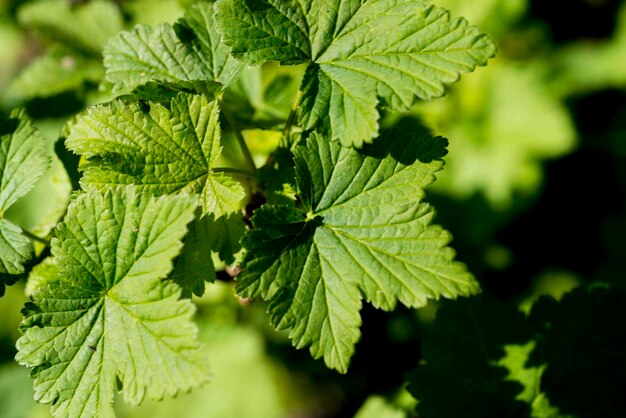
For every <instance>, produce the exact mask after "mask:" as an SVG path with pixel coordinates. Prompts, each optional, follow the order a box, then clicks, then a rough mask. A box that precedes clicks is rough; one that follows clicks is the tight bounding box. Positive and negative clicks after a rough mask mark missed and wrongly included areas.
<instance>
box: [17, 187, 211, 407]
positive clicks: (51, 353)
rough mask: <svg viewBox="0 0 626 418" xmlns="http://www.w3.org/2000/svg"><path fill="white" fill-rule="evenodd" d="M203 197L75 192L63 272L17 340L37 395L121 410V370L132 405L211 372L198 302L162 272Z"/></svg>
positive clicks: (27, 315) (60, 233)
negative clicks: (117, 401)
mask: <svg viewBox="0 0 626 418" xmlns="http://www.w3.org/2000/svg"><path fill="white" fill-rule="evenodd" d="M195 205H196V203H195V199H193V198H192V197H161V198H159V199H155V198H148V197H147V196H145V195H136V194H135V193H133V192H130V191H128V190H125V191H124V192H120V193H112V192H107V193H106V194H104V195H100V194H81V195H79V196H77V197H76V198H75V199H74V200H73V201H72V203H71V204H70V206H69V208H68V214H67V216H66V217H65V219H64V221H63V223H61V224H60V225H59V227H58V228H57V232H56V238H55V239H54V240H53V242H52V253H53V255H54V257H55V263H56V264H57V265H58V266H59V279H58V281H55V282H52V283H48V284H47V285H46V286H44V287H42V288H40V289H39V290H38V291H37V292H35V293H34V294H33V296H32V297H33V303H29V304H27V305H26V308H25V309H24V322H23V323H22V328H23V329H24V336H23V337H22V338H20V340H19V341H18V342H17V347H18V349H19V353H18V355H17V357H16V359H17V361H18V362H20V363H21V364H24V365H27V366H29V367H32V368H33V371H32V376H33V378H34V379H35V398H36V399H37V400H38V401H39V402H41V403H50V404H52V405H53V406H52V412H53V414H54V415H56V416H64V417H92V416H103V417H105V416H113V410H112V400H113V391H114V388H115V387H116V379H120V381H121V385H122V386H121V387H122V389H121V392H122V394H123V395H124V398H125V399H126V400H127V401H129V402H131V403H133V404H138V403H140V402H141V401H142V399H143V398H144V397H146V396H147V397H148V398H151V399H161V398H162V397H163V396H165V395H169V396H172V395H175V394H176V393H178V392H179V391H181V390H182V391H186V390H189V389H190V388H191V387H193V386H196V385H198V384H200V383H202V382H203V381H205V380H206V379H207V370H206V362H205V361H204V355H203V354H202V351H201V350H200V349H199V346H198V343H197V342H196V341H195V334H196V328H195V326H194V325H193V324H192V323H191V322H190V321H189V319H190V317H191V315H192V314H193V311H194V308H193V305H192V304H191V302H189V301H188V300H179V296H180V288H179V287H178V286H176V285H175V284H173V283H171V282H163V281H162V279H163V278H164V277H165V276H166V275H167V274H168V273H169V272H170V270H171V269H172V261H171V260H172V258H173V257H175V256H176V254H178V252H179V251H180V248H181V246H182V244H181V242H180V239H181V238H182V237H183V236H184V234H185V232H186V225H187V223H189V222H190V221H191V220H192V219H193V212H194V208H195ZM94 214H97V216H96V217H94ZM129 342H136V343H131V344H129Z"/></svg>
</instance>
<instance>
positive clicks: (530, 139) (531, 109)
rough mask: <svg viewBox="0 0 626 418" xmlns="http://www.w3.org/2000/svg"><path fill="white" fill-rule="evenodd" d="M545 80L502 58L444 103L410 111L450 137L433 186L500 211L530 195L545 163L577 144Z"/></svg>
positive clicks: (540, 74) (542, 72)
mask: <svg viewBox="0 0 626 418" xmlns="http://www.w3.org/2000/svg"><path fill="white" fill-rule="evenodd" d="M547 79H548V75H547V74H546V71H545V70H544V69H542V68H540V67H537V66H533V65H530V64H524V65H519V64H516V63H514V62H512V61H507V60H505V59H500V60H497V61H494V62H493V63H492V64H490V65H489V67H487V68H485V70H484V71H480V72H479V73H478V74H475V75H474V76H473V77H471V78H468V79H467V80H465V82H464V83H461V84H458V85H456V86H454V88H453V89H451V90H450V92H449V94H447V95H446V97H444V98H443V99H441V100H437V101H436V102H430V103H422V104H420V105H418V106H416V109H417V111H418V113H419V114H420V116H421V118H422V120H423V121H424V122H425V123H426V124H427V125H428V126H429V127H430V128H431V129H433V130H434V131H435V132H440V133H441V134H442V135H444V136H447V137H449V138H454V141H452V143H451V144H450V156H449V158H448V160H447V165H446V170H445V171H444V172H443V173H442V174H441V176H440V179H439V181H438V182H437V185H436V186H435V187H436V188H437V189H438V190H442V191H444V192H445V193H449V194H453V195H455V196H459V197H462V198H468V197H469V196H472V195H474V194H476V193H478V192H482V193H484V194H485V195H486V197H487V198H488V200H489V202H490V203H492V204H493V205H494V206H496V207H499V208H506V207H509V206H510V205H511V204H512V202H513V201H514V197H515V196H516V195H517V194H519V193H520V192H521V193H524V194H532V193H535V192H536V190H537V188H538V187H539V184H540V182H541V178H542V175H543V161H544V160H546V159H549V158H557V157H559V156H562V155H564V154H565V153H567V152H569V151H571V150H572V149H573V147H574V146H575V144H576V130H575V126H574V123H573V121H572V119H571V116H570V114H569V112H568V110H567V108H566V107H565V106H564V105H563V103H562V101H561V99H560V98H558V97H556V96H555V95H554V94H551V92H550V89H549V88H548V85H547V81H546V80H547Z"/></svg>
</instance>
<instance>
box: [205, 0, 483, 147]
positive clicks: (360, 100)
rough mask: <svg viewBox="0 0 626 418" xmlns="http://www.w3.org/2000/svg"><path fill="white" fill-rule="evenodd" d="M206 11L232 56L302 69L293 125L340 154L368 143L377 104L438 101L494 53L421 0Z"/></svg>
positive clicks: (267, 2) (237, 5)
mask: <svg viewBox="0 0 626 418" xmlns="http://www.w3.org/2000/svg"><path fill="white" fill-rule="evenodd" d="M216 10H217V20H218V24H219V25H220V30H221V31H222V32H223V33H224V41H225V42H226V43H227V44H228V45H230V46H232V53H233V55H234V56H235V57H237V58H240V59H242V60H245V61H246V62H249V63H253V64H256V63H260V62H263V61H267V60H277V61H280V62H281V63H283V64H296V63H308V64H309V67H308V69H307V71H306V74H305V76H304V79H303V82H302V85H301V87H300V89H301V91H302V92H303V96H304V98H303V101H302V104H301V108H300V112H299V120H300V123H301V124H302V125H303V127H304V128H305V129H316V130H318V131H319V132H322V133H324V134H327V135H328V136H330V138H331V139H333V140H341V142H342V143H343V144H344V145H347V146H349V145H356V146H361V145H362V144H363V142H371V140H372V139H373V138H374V137H376V136H377V133H378V118H379V114H378V110H377V107H378V105H382V106H385V107H388V108H390V109H392V110H408V109H409V108H410V107H411V106H412V105H413V103H414V102H415V101H416V99H417V98H419V99H424V100H429V99H431V98H434V97H439V96H442V95H443V94H444V92H445V87H444V86H445V84H449V83H452V82H455V81H457V80H458V78H459V74H460V73H465V72H469V71H472V70H473V69H474V68H475V67H476V66H477V65H485V64H486V62H487V59H488V58H490V57H492V56H493V55H494V53H495V46H494V44H493V42H492V41H491V40H490V39H489V38H488V37H487V36H486V35H484V34H481V33H480V32H479V31H478V29H476V28H474V27H469V26H468V25H467V22H466V21H465V20H464V19H454V20H450V16H449V14H448V12H447V11H446V10H444V9H442V8H438V7H434V6H432V5H429V3H428V2H424V1H421V0H404V1H401V0H371V1H367V2H366V1H362V0H349V1H340V0H332V1H325V2H321V1H318V0H306V1H301V2H284V1H279V0H261V1H251V0H219V1H218V2H217V3H216Z"/></svg>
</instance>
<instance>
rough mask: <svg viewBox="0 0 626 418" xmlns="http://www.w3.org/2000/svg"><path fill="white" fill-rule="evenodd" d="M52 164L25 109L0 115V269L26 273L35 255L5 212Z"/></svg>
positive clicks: (41, 139)
mask: <svg viewBox="0 0 626 418" xmlns="http://www.w3.org/2000/svg"><path fill="white" fill-rule="evenodd" d="M49 165H50V158H49V156H48V153H47V150H46V143H45V140H44V139H43V138H42V137H41V135H40V134H39V132H38V131H37V130H36V129H35V128H34V126H33V125H32V122H31V121H30V119H28V117H27V116H26V113H25V112H24V111H23V110H14V111H13V112H11V114H10V115H9V117H4V116H3V115H0V273H8V274H20V273H23V272H24V266H23V263H24V262H26V261H28V260H29V259H30V258H31V257H32V253H33V249H32V245H31V243H30V240H29V239H28V238H26V237H25V236H24V235H23V234H22V231H21V229H20V228H19V227H18V226H17V225H15V224H13V223H12V222H10V221H8V220H7V219H5V218H4V214H5V212H6V211H7V209H9V208H10V207H11V205H13V204H14V203H15V202H16V201H17V200H18V199H19V198H21V197H22V196H24V195H25V194H26V193H28V192H29V191H30V190H31V189H32V188H33V187H34V186H35V183H37V181H38V180H39V179H40V178H41V176H43V174H44V173H45V172H46V170H47V169H48V167H49ZM0 280H1V281H2V282H5V281H6V282H8V280H4V279H0Z"/></svg>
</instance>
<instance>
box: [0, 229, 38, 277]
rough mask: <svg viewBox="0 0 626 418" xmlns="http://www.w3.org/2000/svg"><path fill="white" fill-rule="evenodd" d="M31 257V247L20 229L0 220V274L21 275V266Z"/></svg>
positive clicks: (22, 267) (22, 268)
mask: <svg viewBox="0 0 626 418" xmlns="http://www.w3.org/2000/svg"><path fill="white" fill-rule="evenodd" d="M32 256H33V246H32V244H31V242H30V240H29V239H28V238H27V237H25V236H24V234H22V230H21V229H20V227H19V226H17V225H15V224H13V223H12V222H9V221H7V220H6V219H3V218H0V273H8V274H20V273H23V272H24V266H23V264H24V263H25V262H26V261H28V260H30V258H31V257H32ZM0 280H2V279H0Z"/></svg>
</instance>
